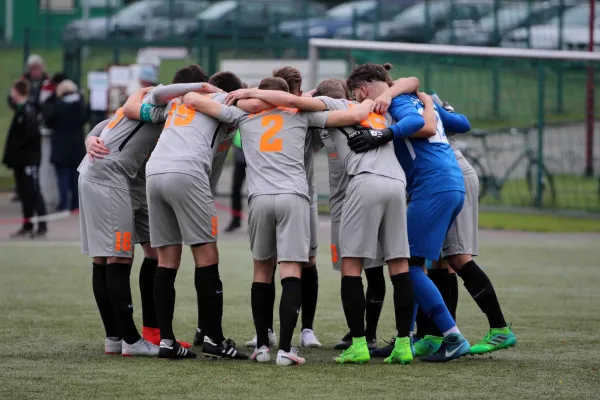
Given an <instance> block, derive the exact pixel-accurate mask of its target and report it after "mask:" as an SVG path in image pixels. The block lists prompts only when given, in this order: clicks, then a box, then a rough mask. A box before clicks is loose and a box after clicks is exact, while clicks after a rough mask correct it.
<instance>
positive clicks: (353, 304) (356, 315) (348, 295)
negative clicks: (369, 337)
mask: <svg viewBox="0 0 600 400" xmlns="http://www.w3.org/2000/svg"><path fill="white" fill-rule="evenodd" d="M342 305H343V306H344V314H345V315H346V322H347V323H348V327H350V334H351V335H352V337H353V338H358V337H363V336H365V307H366V306H365V292H364V289H363V283H362V277H360V276H343V277H342Z"/></svg>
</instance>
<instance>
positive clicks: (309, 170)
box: [304, 129, 323, 201]
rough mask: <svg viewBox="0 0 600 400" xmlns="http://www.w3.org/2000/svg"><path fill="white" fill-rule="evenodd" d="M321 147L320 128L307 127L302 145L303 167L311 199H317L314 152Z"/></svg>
mask: <svg viewBox="0 0 600 400" xmlns="http://www.w3.org/2000/svg"><path fill="white" fill-rule="evenodd" d="M322 148H323V142H322V141H321V129H309V130H308V132H307V134H306V142H305V145H304V168H305V169H306V180H307V182H308V195H309V197H310V199H311V201H316V200H317V184H316V182H315V167H314V153H316V152H317V151H319V150H321V149H322Z"/></svg>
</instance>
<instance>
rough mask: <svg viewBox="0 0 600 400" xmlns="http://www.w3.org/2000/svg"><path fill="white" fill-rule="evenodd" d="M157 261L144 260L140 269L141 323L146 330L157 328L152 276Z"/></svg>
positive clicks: (154, 272)
mask: <svg viewBox="0 0 600 400" xmlns="http://www.w3.org/2000/svg"><path fill="white" fill-rule="evenodd" d="M156 267H158V260H154V259H152V258H144V261H143V262H142V267H141V268H140V297H141V298H142V321H143V324H144V326H146V327H148V328H158V321H157V320H156V306H155V305H154V274H156Z"/></svg>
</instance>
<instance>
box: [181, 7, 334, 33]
mask: <svg viewBox="0 0 600 400" xmlns="http://www.w3.org/2000/svg"><path fill="white" fill-rule="evenodd" d="M306 4H308V7H306V8H304V6H305V5H306ZM326 9H327V8H326V7H325V6H324V5H323V4H321V3H318V2H315V1H310V2H307V3H305V2H299V1H293V0H289V1H285V0H252V1H238V0H225V1H219V2H217V3H214V4H212V5H211V6H210V7H209V8H207V9H206V10H204V11H203V12H202V13H200V14H198V17H197V22H196V26H195V27H194V28H193V29H191V30H190V32H189V33H190V34H191V35H196V34H198V32H199V29H203V32H204V34H205V35H206V36H212V37H214V36H223V37H226V36H231V35H232V32H233V31H234V29H237V30H238V31H239V34H240V37H244V38H247V37H263V36H265V35H267V34H268V33H269V27H270V26H272V25H273V24H275V23H276V22H279V21H281V20H289V19H292V18H297V17H298V16H299V15H306V17H314V16H316V15H320V14H323V13H324V12H325V10H326Z"/></svg>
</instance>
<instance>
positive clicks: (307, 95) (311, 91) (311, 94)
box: [302, 89, 317, 97]
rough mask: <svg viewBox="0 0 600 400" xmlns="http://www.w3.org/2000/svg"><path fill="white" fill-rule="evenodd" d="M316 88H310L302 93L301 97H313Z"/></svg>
mask: <svg viewBox="0 0 600 400" xmlns="http://www.w3.org/2000/svg"><path fill="white" fill-rule="evenodd" d="M316 92H317V89H313V90H310V91H308V92H304V93H302V97H314V96H315V93H316Z"/></svg>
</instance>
